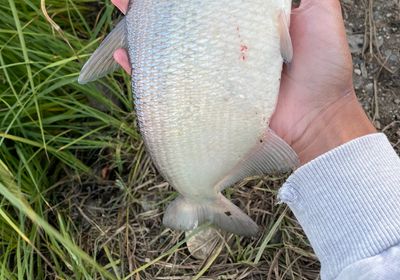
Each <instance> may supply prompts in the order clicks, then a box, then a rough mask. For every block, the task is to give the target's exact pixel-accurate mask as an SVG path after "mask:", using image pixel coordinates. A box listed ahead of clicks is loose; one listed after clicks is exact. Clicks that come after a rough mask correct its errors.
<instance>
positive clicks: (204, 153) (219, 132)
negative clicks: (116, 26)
mask: <svg viewBox="0 0 400 280" xmlns="http://www.w3.org/2000/svg"><path fill="white" fill-rule="evenodd" d="M281 7H282V4H281V1H266V0H252V1H245V0H229V1H221V0H219V1H215V0H212V1H211V0H201V1H189V0H188V1H182V0H168V1H161V0H158V1H151V0H135V1H132V4H131V8H130V10H129V12H128V14H127V25H128V44H129V55H130V59H131V63H132V68H133V73H132V76H133V81H132V83H133V90H134V94H135V105H136V111H137V116H138V122H139V126H140V130H141V133H142V135H143V137H144V140H145V143H146V146H147V149H148V151H149V152H150V154H151V157H152V159H153V161H154V162H155V164H156V166H157V168H158V169H159V171H160V172H161V173H162V175H163V176H164V177H165V179H166V180H167V181H168V182H169V183H170V184H171V185H172V186H173V187H175V188H176V189H177V190H178V191H179V192H180V193H181V194H183V195H184V196H185V197H190V198H196V199H207V198H210V197H215V196H216V194H217V190H216V189H215V185H216V184H217V183H218V182H219V181H221V180H222V179H223V178H224V177H225V176H226V175H227V174H228V173H229V172H230V171H231V170H232V169H233V168H234V167H235V166H236V165H237V164H238V163H239V162H240V161H241V160H242V159H243V158H244V157H245V156H246V155H247V154H248V153H249V152H250V150H251V149H252V148H253V147H254V146H255V145H256V144H257V143H258V141H260V139H261V137H262V136H263V133H264V132H265V131H266V129H267V128H268V121H269V118H270V116H271V115H272V113H273V111H274V108H275V104H276V100H277V95H278V91H279V84H280V76H281V69H282V58H281V54H280V46H279V31H278V22H277V20H278V17H279V12H280V10H281Z"/></svg>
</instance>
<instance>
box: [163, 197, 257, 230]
mask: <svg viewBox="0 0 400 280" xmlns="http://www.w3.org/2000/svg"><path fill="white" fill-rule="evenodd" d="M206 222H211V223H212V224H214V225H216V226H217V227H220V228H221V229H223V230H225V231H228V232H232V233H235V234H238V235H242V236H254V235H256V234H257V232H258V226H257V224H256V223H255V222H254V221H253V220H252V219H251V218H250V217H249V216H247V215H246V214H245V213H243V212H242V210H240V209H239V208H238V207H237V206H236V205H234V204H233V203H232V202H230V201H229V200H228V199H226V198H225V197H224V196H223V195H222V194H219V195H218V197H217V198H216V199H215V200H212V201H211V202H206V203H204V201H202V202H194V201H192V200H190V201H189V200H187V199H186V198H185V197H183V196H180V197H178V198H177V199H176V200H174V201H173V202H172V203H171V204H170V205H169V206H168V207H167V210H166V212H165V215H164V220H163V223H164V225H165V226H167V227H170V228H173V229H177V230H185V231H188V230H192V229H194V228H196V227H197V226H199V225H201V224H203V223H206Z"/></svg>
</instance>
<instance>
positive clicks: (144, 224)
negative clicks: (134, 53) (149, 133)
mask: <svg viewBox="0 0 400 280" xmlns="http://www.w3.org/2000/svg"><path fill="white" fill-rule="evenodd" d="M0 3H1V4H0V18H1V25H0V279H10V280H12V279H188V278H189V279H190V278H194V279H207V277H208V279H210V278H211V279H316V278H317V277H318V270H319V265H318V263H317V261H316V258H315V256H314V255H313V254H312V253H311V251H310V248H309V245H308V242H307V241H306V239H305V237H304V235H303V233H302V232H301V229H300V228H299V226H298V225H297V223H296V221H295V220H294V219H293V217H292V216H291V214H289V213H288V211H287V209H286V208H285V207H283V206H282V205H276V201H275V195H276V190H277V188H278V187H279V186H280V184H281V183H282V180H283V179H284V178H261V179H260V178H250V179H248V180H246V181H245V182H242V183H241V184H239V185H238V186H236V187H235V189H232V190H229V191H228V193H227V195H228V196H229V197H231V199H232V200H233V201H235V202H236V204H238V205H240V206H241V208H242V209H246V211H247V212H248V213H249V215H251V216H252V218H253V219H255V220H256V222H257V223H258V224H259V225H261V226H262V227H263V228H264V232H263V234H261V235H260V236H259V237H257V238H252V239H250V238H239V237H237V236H232V235H229V236H226V240H227V241H226V243H224V244H220V245H219V246H217V247H216V250H215V251H214V252H213V253H212V255H211V256H210V258H209V259H208V260H206V261H199V260H196V259H193V258H192V257H190V254H189V253H188V251H187V250H186V248H185V242H184V241H185V239H184V235H183V234H182V233H181V232H175V231H171V230H169V229H166V228H164V227H163V226H162V224H161V217H162V213H163V209H165V205H166V204H168V202H169V201H171V200H172V199H173V198H174V197H175V196H176V194H175V192H174V191H173V190H172V189H171V188H170V187H169V186H168V184H167V183H165V182H164V181H163V180H162V178H160V176H159V175H158V174H157V172H156V170H155V169H154V167H153V166H152V164H151V160H150V159H149V157H148V156H147V154H146V153H145V150H144V146H143V143H142V141H141V138H140V136H139V134H138V132H137V129H136V121H135V115H134V108H133V100H132V99H133V98H132V93H131V89H130V86H129V85H130V81H129V77H127V76H126V75H124V74H123V73H122V72H121V73H117V74H116V75H115V76H114V78H113V77H108V78H106V79H102V81H100V82H99V83H94V84H90V85H85V86H82V85H79V84H78V83H77V82H76V80H77V76H78V73H79V71H80V67H81V66H82V63H83V62H84V61H85V60H86V59H87V58H88V56H89V55H90V53H91V52H92V51H93V50H94V49H95V48H96V46H97V45H98V43H99V41H100V40H101V38H102V36H103V35H105V34H106V33H107V32H108V31H109V30H110V29H111V28H112V26H113V21H112V19H114V18H115V16H116V15H117V12H116V11H115V10H114V8H113V7H112V5H111V4H110V2H109V1H106V2H105V1H94V0H74V1H72V0H65V1H53V0H52V1H50V0H48V1H44V0H42V1H38V0H34V1H30V0H24V1H21V0H9V1H5V0H0ZM201 277H204V278H201Z"/></svg>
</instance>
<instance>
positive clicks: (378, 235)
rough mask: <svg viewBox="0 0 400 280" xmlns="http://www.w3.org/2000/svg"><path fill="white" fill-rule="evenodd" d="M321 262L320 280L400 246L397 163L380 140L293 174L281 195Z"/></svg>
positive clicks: (358, 143)
mask: <svg viewBox="0 0 400 280" xmlns="http://www.w3.org/2000/svg"><path fill="white" fill-rule="evenodd" d="M279 199H280V200H281V201H282V202H284V203H287V204H288V205H289V207H290V208H291V210H292V211H293V213H294V214H295V216H296V218H297V219H298V221H299V222H300V224H301V226H302V227H303V229H304V231H305V233H306V235H307V237H308V239H309V240H310V242H311V245H312V247H313V249H314V251H315V253H316V254H317V256H318V258H319V260H320V262H321V276H322V279H334V278H335V277H336V276H338V274H339V273H340V272H341V271H342V270H343V269H344V268H345V267H346V266H348V265H350V264H352V263H354V262H356V261H358V260H361V259H364V258H367V257H371V256H374V255H377V254H379V253H381V252H383V251H384V250H386V249H388V248H389V247H391V246H393V245H395V244H398V243H400V159H399V157H398V156H397V154H396V153H395V151H394V150H393V148H392V146H391V145H390V143H389V141H388V139H387V138H386V136H385V135H384V134H371V135H368V136H364V137H361V138H358V139H355V140H353V141H351V142H349V143H346V144H344V145H342V146H340V147H338V148H336V149H334V150H332V151H330V152H328V153H326V154H324V155H322V156H320V157H318V158H317V159H315V160H313V161H311V162H310V163H308V164H306V165H304V166H302V167H301V168H299V169H298V170H296V171H295V172H294V173H293V175H291V176H290V177H289V179H288V180H287V181H286V183H285V184H284V185H283V187H282V188H281V190H280V191H279Z"/></svg>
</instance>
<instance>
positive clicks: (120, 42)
mask: <svg viewBox="0 0 400 280" xmlns="http://www.w3.org/2000/svg"><path fill="white" fill-rule="evenodd" d="M125 25H126V23H125V19H122V20H121V21H120V22H119V23H118V24H117V26H116V27H115V28H114V29H113V30H112V31H111V33H110V34H109V35H108V36H107V37H106V38H105V39H104V41H103V42H102V43H101V44H100V46H99V48H98V49H97V50H96V51H95V52H94V53H93V54H92V56H91V57H90V59H89V60H88V61H87V62H86V63H85V65H84V66H83V68H82V70H81V73H80V75H79V78H78V82H79V83H80V84H86V83H88V82H91V81H94V80H97V79H99V78H101V77H104V76H105V75H107V74H109V73H111V72H114V71H115V70H116V69H118V67H119V65H118V63H116V62H115V60H114V57H113V54H114V52H115V51H116V50H117V49H119V48H126V47H127V40H126V27H125Z"/></svg>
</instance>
